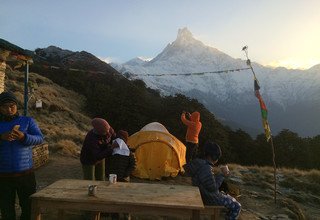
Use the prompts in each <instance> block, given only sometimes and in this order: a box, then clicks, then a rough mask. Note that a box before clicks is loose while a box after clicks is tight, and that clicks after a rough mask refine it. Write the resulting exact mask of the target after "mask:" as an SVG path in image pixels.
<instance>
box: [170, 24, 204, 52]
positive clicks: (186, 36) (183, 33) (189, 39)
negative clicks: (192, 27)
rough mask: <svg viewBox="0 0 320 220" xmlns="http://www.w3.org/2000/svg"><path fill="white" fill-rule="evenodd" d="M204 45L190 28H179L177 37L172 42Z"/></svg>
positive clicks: (181, 44) (185, 44) (183, 44)
mask: <svg viewBox="0 0 320 220" xmlns="http://www.w3.org/2000/svg"><path fill="white" fill-rule="evenodd" d="M197 44H198V45H199V44H200V45H203V43H202V42H201V41H198V40H196V39H195V38H194V37H193V35H192V33H191V31H189V29H188V28H186V27H185V28H182V29H179V30H178V36H177V39H176V40H175V41H174V42H173V43H172V45H174V46H180V47H181V46H182V47H183V46H187V45H197Z"/></svg>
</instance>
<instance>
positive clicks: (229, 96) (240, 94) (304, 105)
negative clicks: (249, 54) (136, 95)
mask: <svg viewBox="0 0 320 220" xmlns="http://www.w3.org/2000/svg"><path fill="white" fill-rule="evenodd" d="M240 46H241V45H239V48H240ZM240 53H241V52H240V50H239V54H240ZM253 64H254V68H255V72H256V75H257V78H258V79H259V82H260V83H261V84H260V85H261V91H262V94H263V97H264V100H265V102H266V105H267V106H268V110H269V119H270V120H269V123H270V124H271V125H272V130H273V132H274V133H275V132H279V131H280V130H281V129H284V128H287V129H290V130H292V131H295V132H299V133H300V135H309V136H310V135H317V134H319V132H320V118H319V117H317V115H318V114H319V109H320V99H319V95H318V94H319V93H320V87H319V84H320V71H319V70H320V65H316V66H314V67H312V68H310V69H309V70H305V71H301V70H299V71H298V70H288V69H285V68H276V69H274V68H268V67H264V66H262V65H259V64H257V63H253ZM246 67H247V65H246V62H245V60H241V59H234V58H232V57H231V56H229V55H227V54H225V53H223V52H222V51H220V50H218V49H216V48H213V47H210V46H208V45H205V44H204V43H202V42H201V41H199V40H197V39H195V38H194V37H193V35H192V33H191V32H190V31H189V30H188V28H182V29H179V30H178V36H177V39H176V40H175V41H174V42H172V43H169V44H168V45H167V46H166V47H165V48H164V49H163V51H162V52H161V53H159V54H158V55H157V56H156V57H155V58H154V59H152V60H151V61H141V59H140V60H139V59H134V60H131V61H129V62H127V63H124V64H123V65H122V66H121V67H117V69H118V70H119V71H120V72H122V73H124V74H128V76H130V77H132V79H141V80H143V81H144V82H145V83H146V85H147V86H149V87H151V88H153V89H156V90H158V91H160V92H161V94H164V95H173V94H176V93H180V94H184V95H186V96H188V97H191V98H195V99H197V100H198V101H199V102H201V103H203V104H204V105H205V106H206V107H207V108H208V109H209V110H210V111H212V112H213V113H214V114H215V115H217V117H219V118H223V119H226V121H232V122H233V125H234V127H237V126H238V125H242V126H245V127H247V128H250V129H251V128H253V129H257V130H260V131H261V120H260V117H261V116H260V111H259V106H258V105H257V100H256V98H255V96H254V94H253V91H252V89H253V79H252V73H251V71H249V70H244V71H238V70H239V69H242V68H246ZM115 68H116V67H115ZM235 106H237V111H234V109H235ZM306 109H308V113H307V114H304V113H305V111H306ZM315 120H317V121H315ZM236 124H237V125H236ZM230 126H232V124H231V125H230ZM253 133H254V132H252V134H253ZM255 134H257V133H255Z"/></svg>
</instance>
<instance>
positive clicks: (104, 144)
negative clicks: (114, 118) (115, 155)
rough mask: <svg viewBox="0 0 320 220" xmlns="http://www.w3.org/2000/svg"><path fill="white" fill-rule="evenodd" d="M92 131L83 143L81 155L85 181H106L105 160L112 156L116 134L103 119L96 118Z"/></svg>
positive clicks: (93, 121) (92, 122) (93, 120)
mask: <svg viewBox="0 0 320 220" xmlns="http://www.w3.org/2000/svg"><path fill="white" fill-rule="evenodd" d="M91 124H92V127H93V129H91V130H90V131H89V132H88V133H87V135H86V137H85V140H84V142H83V146H82V149H81V153H80V162H81V164H82V171H83V179H85V180H101V181H104V180H105V158H106V157H107V156H110V155H112V151H113V146H112V145H111V140H112V139H113V138H114V137H115V132H114V130H113V129H112V127H111V126H110V125H109V123H108V122H107V121H106V120H104V119H103V118H94V119H92V121H91Z"/></svg>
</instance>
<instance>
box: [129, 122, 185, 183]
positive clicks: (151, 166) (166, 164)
mask: <svg viewBox="0 0 320 220" xmlns="http://www.w3.org/2000/svg"><path fill="white" fill-rule="evenodd" d="M128 145H129V146H130V148H131V149H134V150H135V157H136V169H135V171H134V172H133V175H134V176H136V177H140V178H145V179H161V177H169V176H171V177H175V176H177V175H178V173H179V172H184V170H183V168H182V166H183V165H184V164H185V163H186V160H185V155H186V146H185V145H184V144H183V143H182V142H181V141H179V140H178V139H177V138H176V137H175V136H173V135H172V134H170V133H169V131H168V130H167V129H166V128H165V127H164V126H163V125H162V124H160V123H158V122H152V123H150V124H147V125H146V126H144V127H143V128H142V129H141V130H140V131H138V132H136V133H134V134H133V135H131V136H130V137H129V139H128Z"/></svg>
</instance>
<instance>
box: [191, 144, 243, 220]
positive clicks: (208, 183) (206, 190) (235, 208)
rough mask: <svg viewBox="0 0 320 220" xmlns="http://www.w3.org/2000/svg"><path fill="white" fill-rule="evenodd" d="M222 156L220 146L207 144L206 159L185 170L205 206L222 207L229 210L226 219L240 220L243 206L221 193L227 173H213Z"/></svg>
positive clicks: (193, 161) (205, 149) (194, 162)
mask: <svg viewBox="0 0 320 220" xmlns="http://www.w3.org/2000/svg"><path fill="white" fill-rule="evenodd" d="M220 156H221V149H220V147H219V145H217V144H215V143H213V142H210V141H209V142H207V143H206V144H205V145H204V158H203V159H200V158H197V159H194V160H192V161H191V163H189V164H186V165H185V170H186V172H188V173H189V174H190V175H191V178H192V185H194V186H198V187H199V190H200V193H201V198H202V201H203V203H204V204H205V205H221V206H224V207H226V208H227V209H228V212H227V214H226V219H230V220H231V219H238V217H239V214H240V210H241V205H240V203H239V202H238V201H237V200H236V199H235V198H233V197H232V196H230V195H228V194H225V193H224V192H220V191H219V187H220V186H221V183H222V182H223V180H224V176H225V175H228V174H227V173H219V174H218V175H215V174H214V173H213V166H214V164H216V163H217V162H218V160H219V158H220Z"/></svg>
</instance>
